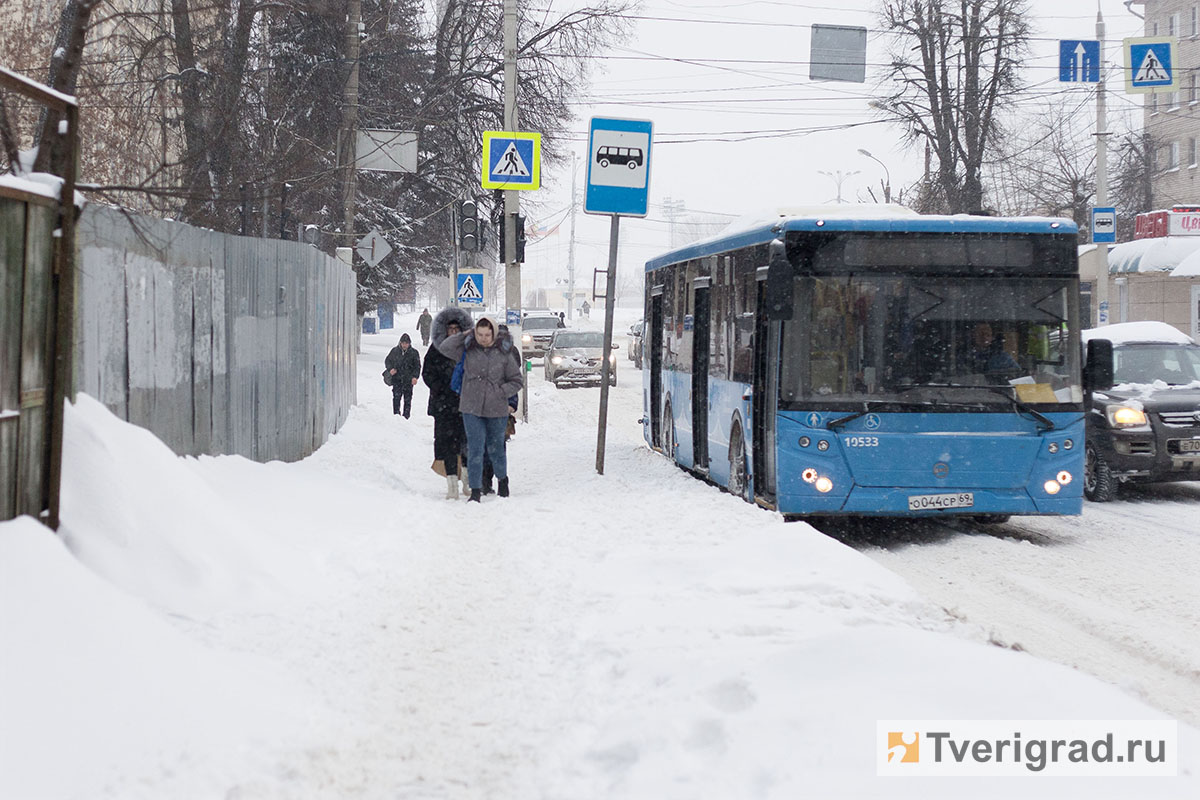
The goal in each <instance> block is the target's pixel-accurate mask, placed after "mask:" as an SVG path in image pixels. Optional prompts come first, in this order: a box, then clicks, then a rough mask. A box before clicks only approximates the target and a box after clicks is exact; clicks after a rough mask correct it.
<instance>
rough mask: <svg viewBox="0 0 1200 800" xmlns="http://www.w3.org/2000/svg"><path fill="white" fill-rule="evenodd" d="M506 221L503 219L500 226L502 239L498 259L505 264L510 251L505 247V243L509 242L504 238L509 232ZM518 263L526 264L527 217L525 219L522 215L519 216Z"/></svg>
mask: <svg viewBox="0 0 1200 800" xmlns="http://www.w3.org/2000/svg"><path fill="white" fill-rule="evenodd" d="M506 221H507V220H505V219H503V218H502V219H501V220H500V226H499V227H500V237H499V238H500V252H499V254H498V258H499V260H500V262H501V263H503V262H504V259H505V258H506V257H507V253H508V250H506V249H505V247H506V245H505V242H506V241H507V240H506V239H505V238H504V237H505V231H507V230H508V225H506V224H505V222H506ZM517 261H518V262H520V263H525V217H524V215H521V214H518V215H517Z"/></svg>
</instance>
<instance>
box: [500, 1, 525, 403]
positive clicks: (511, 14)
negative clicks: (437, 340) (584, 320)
mask: <svg viewBox="0 0 1200 800" xmlns="http://www.w3.org/2000/svg"><path fill="white" fill-rule="evenodd" d="M504 129H505V130H507V131H513V132H516V131H518V130H520V128H518V127H517V0H504ZM520 213H521V193H520V192H518V191H516V190H514V189H506V190H505V191H504V253H503V256H504V306H505V309H506V311H508V312H513V315H512V316H511V317H510V316H509V315H508V314H507V313H506V314H505V315H503V316H502V319H506V320H507V321H508V328H509V332H510V333H511V334H512V337H513V341H514V342H519V341H521V262H519V261H517V215H518V214H520ZM526 374H527V373H526V372H525V370H524V367H523V366H522V370H521V376H522V380H521V383H522V384H524V383H525V379H524V377H525V375H526ZM521 417H522V419H524V420H525V421H526V422H528V421H529V392H528V391H526V390H525V389H524V388H522V389H521Z"/></svg>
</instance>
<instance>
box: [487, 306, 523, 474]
mask: <svg viewBox="0 0 1200 800" xmlns="http://www.w3.org/2000/svg"><path fill="white" fill-rule="evenodd" d="M496 330H497V331H498V333H497V336H498V338H499V341H500V342H501V343H503V342H504V341H506V340H507V341H508V343H509V345H510V349H509V353H510V354H511V355H512V357H513V361H515V362H516V363H517V372H518V373H521V370H522V368H523V367H524V366H525V357H524V356H523V355H521V349H520V348H519V347H517V346H516V344H515V343H513V338H512V334H511V333H509V331H508V326H507V325H504V324H501V325H499V326H498V327H497V329H496ZM522 383H523V381H522ZM520 402H521V396H520V395H519V394H514V395H513V396H512V397H510V398H508V408H509V413H508V421H507V422H506V423H505V426H504V444H503V445H502V446H503V447H504V457H505V460H507V459H508V440H509V439H511V438H512V437H513V435H514V434H515V433H516V432H517V418H516V416H515V415H516V413H517V407H518V406H519V405H520ZM493 475H495V468H494V467H493V466H492V459H491V458H490V457H489V456H488V454H486V453H485V454H484V456H483V486H482V490H483V493H484V494H491V493H492V476H493Z"/></svg>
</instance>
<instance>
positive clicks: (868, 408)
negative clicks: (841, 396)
mask: <svg viewBox="0 0 1200 800" xmlns="http://www.w3.org/2000/svg"><path fill="white" fill-rule="evenodd" d="M881 405H886V403H880V402H877V401H870V400H868V401H867V402H865V403H863V407H862V411H855V412H854V413H853V414H847V415H846V416H844V417H838V418H837V419H832V420H830V421H829V422H828V423H827V424H826V425H825V428H826V429H827V430H831V431H836V430H837V429H838V428H840V427H842V426H843V425H845V424H846V423H847V422H852V421H854V420H856V419H858V418H859V417H865V416H866V415H867V414H870V413H871V412H872V411H873V410H875V408H876V407H878V406H881Z"/></svg>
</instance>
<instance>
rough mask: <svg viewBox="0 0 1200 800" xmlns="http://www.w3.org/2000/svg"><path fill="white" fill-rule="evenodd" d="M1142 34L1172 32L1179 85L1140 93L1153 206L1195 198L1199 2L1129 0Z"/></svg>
mask: <svg viewBox="0 0 1200 800" xmlns="http://www.w3.org/2000/svg"><path fill="white" fill-rule="evenodd" d="M1130 5H1135V6H1136V5H1140V6H1142V8H1143V10H1144V15H1145V35H1146V36H1174V37H1175V38H1176V39H1177V40H1178V42H1179V49H1178V51H1177V54H1176V57H1177V58H1178V60H1179V62H1178V64H1176V65H1175V70H1176V71H1177V73H1178V75H1179V90H1178V91H1175V92H1158V93H1154V94H1148V95H1145V103H1146V105H1145V130H1146V132H1147V133H1148V134H1150V136H1151V138H1152V140H1153V141H1154V142H1156V143H1157V144H1158V152H1157V154H1156V166H1157V168H1158V170H1159V174H1158V175H1157V176H1156V177H1155V179H1154V184H1153V188H1152V192H1153V196H1154V202H1153V204H1152V207H1153V208H1170V207H1172V206H1175V205H1189V206H1190V205H1195V204H1196V203H1197V202H1200V85H1198V81H1200V2H1198V1H1197V0H1132V2H1131V3H1130Z"/></svg>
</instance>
